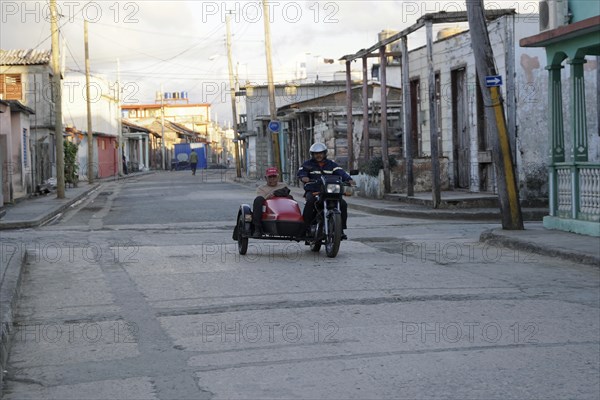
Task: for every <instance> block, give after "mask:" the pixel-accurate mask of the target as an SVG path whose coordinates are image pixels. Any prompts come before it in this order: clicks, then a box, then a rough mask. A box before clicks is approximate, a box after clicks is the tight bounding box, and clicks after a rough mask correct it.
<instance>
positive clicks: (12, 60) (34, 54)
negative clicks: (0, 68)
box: [0, 49, 52, 65]
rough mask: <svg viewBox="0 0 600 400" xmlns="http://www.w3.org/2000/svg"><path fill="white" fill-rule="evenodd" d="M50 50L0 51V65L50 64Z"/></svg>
mask: <svg viewBox="0 0 600 400" xmlns="http://www.w3.org/2000/svg"><path fill="white" fill-rule="evenodd" d="M51 54H52V53H51V52H50V50H35V49H27V50H0V65H43V64H50V58H51Z"/></svg>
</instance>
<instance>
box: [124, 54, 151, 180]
mask: <svg viewBox="0 0 600 400" xmlns="http://www.w3.org/2000/svg"><path fill="white" fill-rule="evenodd" d="M117 112H118V115H117V126H118V130H119V131H118V132H117V135H118V140H117V147H118V148H119V151H118V152H117V165H118V166H119V175H123V172H124V171H123V161H122V159H123V155H124V153H123V152H124V151H125V146H123V123H122V119H123V116H122V115H121V61H120V60H119V59H118V58H117ZM148 140H150V134H148V139H146V144H148ZM147 158H148V157H147ZM146 167H148V169H150V160H149V159H147V160H146Z"/></svg>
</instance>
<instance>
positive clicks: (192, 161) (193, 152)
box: [190, 149, 198, 175]
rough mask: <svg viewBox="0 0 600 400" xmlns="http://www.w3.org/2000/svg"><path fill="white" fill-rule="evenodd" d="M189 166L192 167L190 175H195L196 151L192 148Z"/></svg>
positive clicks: (196, 164)
mask: <svg viewBox="0 0 600 400" xmlns="http://www.w3.org/2000/svg"><path fill="white" fill-rule="evenodd" d="M190 166H191V167H192V175H196V167H198V153H196V150H195V149H192V152H191V153H190Z"/></svg>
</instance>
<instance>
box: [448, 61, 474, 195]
mask: <svg viewBox="0 0 600 400" xmlns="http://www.w3.org/2000/svg"><path fill="white" fill-rule="evenodd" d="M451 80H452V82H451V85H452V142H453V143H454V146H453V147H454V148H453V153H454V154H453V155H454V187H455V188H458V189H468V188H469V176H470V169H469V163H470V151H469V116H468V98H467V96H468V92H467V79H466V69H465V68H459V69H455V70H453V71H452V73H451Z"/></svg>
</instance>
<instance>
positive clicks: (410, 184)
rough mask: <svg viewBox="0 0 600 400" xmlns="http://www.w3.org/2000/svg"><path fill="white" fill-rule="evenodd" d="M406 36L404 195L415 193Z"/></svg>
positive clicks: (404, 70)
mask: <svg viewBox="0 0 600 400" xmlns="http://www.w3.org/2000/svg"><path fill="white" fill-rule="evenodd" d="M408 66H409V65H408V38H407V37H406V36H403V37H402V99H403V101H402V109H403V110H404V145H405V149H406V195H407V196H411V197H412V196H414V195H415V180H414V176H413V149H412V124H413V122H412V105H411V101H410V76H409V69H408Z"/></svg>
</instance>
